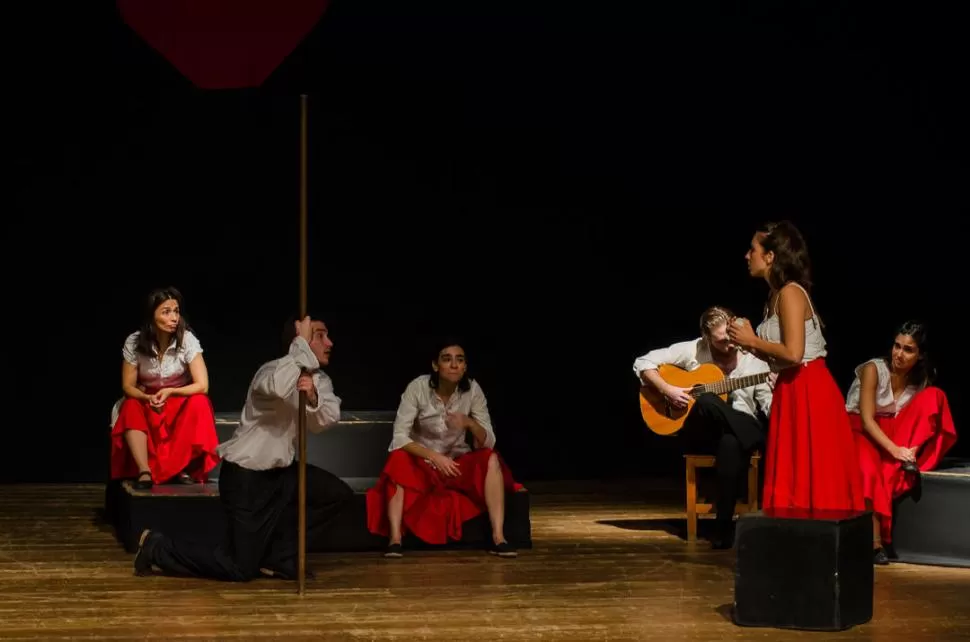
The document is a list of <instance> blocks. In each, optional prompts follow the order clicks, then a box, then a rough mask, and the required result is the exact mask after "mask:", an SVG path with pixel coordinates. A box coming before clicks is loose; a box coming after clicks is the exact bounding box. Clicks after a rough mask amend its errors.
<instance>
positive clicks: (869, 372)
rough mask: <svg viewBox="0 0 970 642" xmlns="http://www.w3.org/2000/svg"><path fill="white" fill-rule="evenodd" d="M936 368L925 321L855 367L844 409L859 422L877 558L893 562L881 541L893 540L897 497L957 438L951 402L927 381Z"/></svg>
mask: <svg viewBox="0 0 970 642" xmlns="http://www.w3.org/2000/svg"><path fill="white" fill-rule="evenodd" d="M933 377H934V369H933V366H932V365H931V363H930V359H929V354H928V352H927V342H926V329H925V327H924V326H923V324H921V323H918V322H915V321H907V322H906V323H904V324H902V326H900V327H899V329H898V330H897V331H896V338H895V340H894V341H893V346H892V350H891V351H890V353H889V357H888V358H887V357H882V358H878V359H871V360H869V361H867V362H865V363H864V364H862V365H860V366H859V367H858V368H856V378H855V381H853V382H852V386H851V387H850V388H849V394H848V397H847V399H846V410H848V412H849V421H850V422H851V423H852V428H853V429H854V430H855V441H856V447H857V449H858V451H859V466H860V468H862V477H863V483H864V489H865V497H866V505H867V507H868V508H870V509H871V510H872V511H873V514H872V518H873V529H874V530H873V543H872V547H873V562H875V563H876V564H888V563H889V558H888V556H887V555H886V551H885V549H883V543H884V542H885V543H888V542H890V541H891V540H892V508H893V499H895V498H896V497H899V496H900V495H902V494H903V493H905V492H906V491H908V490H909V489H910V488H912V486H913V482H914V481H916V478H917V477H918V475H919V471H920V470H932V469H933V468H935V467H936V466H937V465H938V464H939V463H940V460H941V459H943V456H944V455H945V454H946V453H947V451H949V450H950V448H952V447H953V444H955V443H956V440H957V433H956V428H955V427H954V425H953V417H952V415H951V414H950V405H949V402H948V401H947V398H946V395H945V394H944V393H943V391H942V390H940V389H939V388H936V387H934V386H932V385H930V384H931V383H932V382H933Z"/></svg>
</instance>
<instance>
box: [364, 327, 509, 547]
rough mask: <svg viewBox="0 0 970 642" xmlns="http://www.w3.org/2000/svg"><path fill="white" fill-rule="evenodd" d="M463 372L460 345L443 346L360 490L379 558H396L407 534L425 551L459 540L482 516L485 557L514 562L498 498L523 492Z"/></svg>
mask: <svg viewBox="0 0 970 642" xmlns="http://www.w3.org/2000/svg"><path fill="white" fill-rule="evenodd" d="M467 368H468V366H467V363H466V360H465V350H464V349H463V348H462V346H461V344H460V343H459V342H456V341H452V342H449V341H444V342H443V343H442V344H441V347H440V349H439V350H438V351H437V352H435V353H434V357H433V359H432V361H431V373H430V374H424V375H421V376H419V377H418V378H416V379H414V380H413V381H411V383H409V384H408V387H407V388H406V389H405V390H404V394H402V395H401V403H400V405H399V406H398V409H397V417H396V418H395V420H394V437H393V439H392V441H391V445H390V447H389V448H388V451H389V452H390V453H391V454H390V456H389V457H388V458H387V463H385V464H384V470H383V471H382V472H381V476H380V478H379V479H378V480H377V485H376V486H374V487H373V488H371V489H370V490H368V491H367V527H368V529H369V530H370V531H371V532H372V533H374V534H376V535H381V536H384V537H388V538H389V542H388V547H387V551H386V552H385V554H384V556H385V557H390V558H397V557H401V556H402V555H403V551H402V548H401V538H402V536H403V535H405V534H407V533H409V532H410V533H414V534H415V535H416V536H417V537H418V538H419V539H421V541H423V542H426V543H428V544H444V543H446V542H447V541H448V540H454V541H457V540H460V539H461V535H462V524H463V523H464V522H466V521H468V520H470V519H472V518H473V517H475V516H477V515H479V514H481V512H482V511H488V517H489V520H490V521H491V525H492V541H491V542H490V546H489V549H488V550H489V552H490V553H492V554H494V555H498V556H500V557H515V556H516V551H515V549H514V548H513V547H512V546H511V545H510V544H509V543H508V542H507V541H506V539H505V533H504V527H505V493H506V492H507V491H510V490H516V491H519V490H523V488H522V486H521V485H520V484H517V483H515V482H514V481H513V479H512V473H511V472H510V471H509V469H508V467H507V466H506V465H505V462H503V461H502V459H501V457H499V455H498V453H497V452H495V451H494V450H493V449H494V448H495V431H494V430H493V429H492V422H491V418H490V417H489V414H488V404H487V403H486V400H485V393H484V392H482V388H481V386H479V385H478V382H477V381H475V380H474V379H470V378H469V377H467V376H466V375H467ZM468 437H471V441H472V442H473V443H474V447H472V446H470V445H469V444H468V441H469V440H468V439H467V438H468Z"/></svg>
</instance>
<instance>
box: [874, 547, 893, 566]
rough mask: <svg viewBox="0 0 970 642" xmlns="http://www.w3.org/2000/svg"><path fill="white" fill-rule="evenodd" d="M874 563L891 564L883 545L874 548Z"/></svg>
mask: <svg viewBox="0 0 970 642" xmlns="http://www.w3.org/2000/svg"><path fill="white" fill-rule="evenodd" d="M872 563H873V564H878V565H879V566H887V565H888V564H889V556H888V555H886V550H885V549H884V548H883V547H882V546H880V547H879V548H874V549H873V550H872Z"/></svg>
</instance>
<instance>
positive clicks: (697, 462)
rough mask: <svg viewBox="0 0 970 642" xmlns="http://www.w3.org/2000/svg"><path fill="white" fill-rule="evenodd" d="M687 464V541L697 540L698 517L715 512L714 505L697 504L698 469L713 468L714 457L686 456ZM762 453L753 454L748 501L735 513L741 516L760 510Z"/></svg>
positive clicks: (740, 502) (736, 505)
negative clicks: (759, 487) (760, 465)
mask: <svg viewBox="0 0 970 642" xmlns="http://www.w3.org/2000/svg"><path fill="white" fill-rule="evenodd" d="M684 459H685V460H686V462H687V541H688V542H693V541H696V540H697V516H698V515H709V514H711V513H713V512H714V504H711V503H701V504H698V503H697V469H698V468H713V467H714V455H684ZM760 459H761V453H759V452H758V451H755V452H754V453H752V454H751V461H750V462H749V464H748V501H746V502H742V501H738V502H737V504H735V508H734V511H735V512H736V513H737V514H738V515H741V514H743V513H753V512H755V511H757V510H758V461H760Z"/></svg>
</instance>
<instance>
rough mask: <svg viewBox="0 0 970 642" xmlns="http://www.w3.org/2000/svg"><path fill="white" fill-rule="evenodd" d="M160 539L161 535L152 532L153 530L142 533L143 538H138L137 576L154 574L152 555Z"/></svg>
mask: <svg viewBox="0 0 970 642" xmlns="http://www.w3.org/2000/svg"><path fill="white" fill-rule="evenodd" d="M159 538H161V535H159V534H158V533H154V532H152V530H151V529H148V528H146V529H145V530H143V531H142V532H141V537H139V538H138V551H137V552H136V553H135V562H134V564H135V575H138V576H144V575H151V574H152V553H153V552H154V549H155V544H156V543H157V542H158V540H159Z"/></svg>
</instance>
